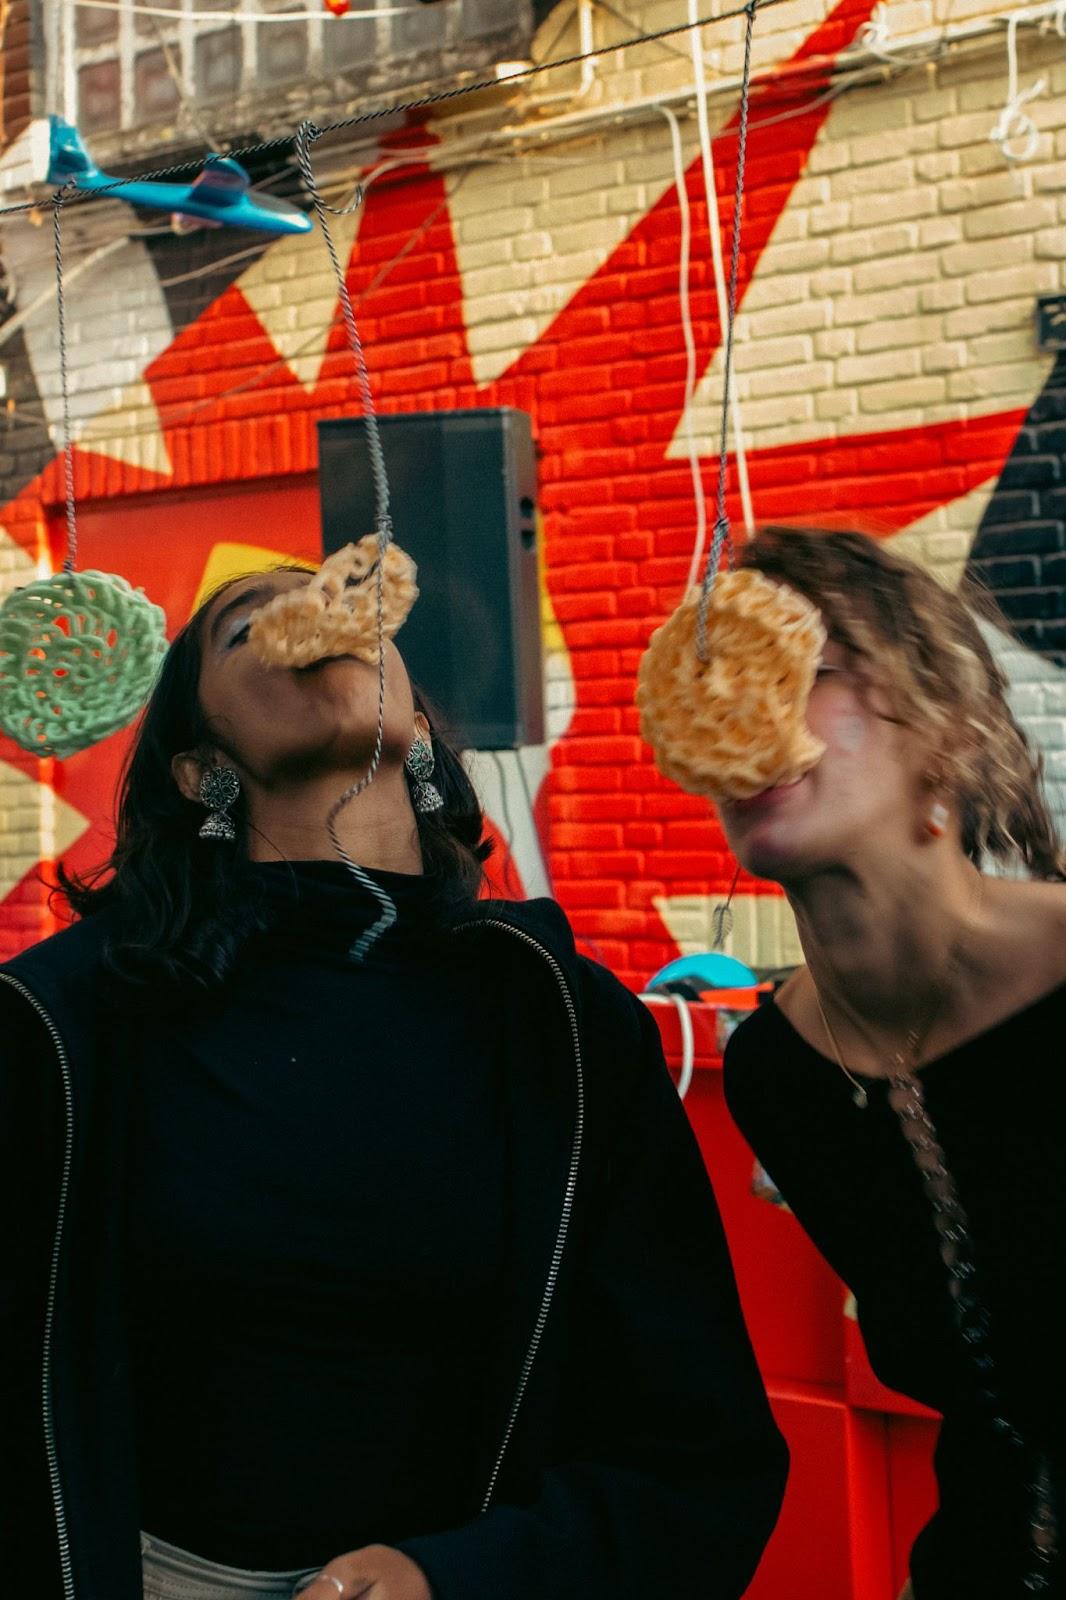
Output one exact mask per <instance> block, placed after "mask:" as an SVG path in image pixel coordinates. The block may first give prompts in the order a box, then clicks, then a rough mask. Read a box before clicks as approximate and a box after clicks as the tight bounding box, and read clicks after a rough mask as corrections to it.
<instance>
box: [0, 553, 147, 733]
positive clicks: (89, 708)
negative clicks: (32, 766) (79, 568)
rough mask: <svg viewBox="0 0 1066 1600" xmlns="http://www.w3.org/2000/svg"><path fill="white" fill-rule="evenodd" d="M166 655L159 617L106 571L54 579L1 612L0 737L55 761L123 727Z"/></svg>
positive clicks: (25, 591)
mask: <svg viewBox="0 0 1066 1600" xmlns="http://www.w3.org/2000/svg"><path fill="white" fill-rule="evenodd" d="M166 649H167V638H166V616H165V614H164V612H163V611H162V609H161V608H160V607H159V606H157V605H155V604H153V602H152V601H151V600H149V599H148V597H147V595H146V594H145V593H144V590H143V589H134V588H133V587H132V585H131V584H129V583H127V582H126V580H125V578H120V577H118V576H116V574H114V573H111V572H57V573H55V574H53V576H52V577H50V578H43V579H41V580H40V581H39V582H37V583H29V584H26V586H25V587H24V588H22V589H16V590H15V591H14V593H13V594H10V595H8V597H7V599H6V600H5V601H4V603H3V605H0V729H2V730H3V732H4V733H6V734H7V735H8V736H9V737H10V738H12V739H13V740H14V741H15V743H16V744H18V745H21V747H22V749H23V750H29V751H30V752H31V753H32V754H33V755H37V756H56V757H58V758H59V759H60V760H63V759H65V758H66V757H67V756H72V755H76V754H77V752H78V751H79V750H87V749H88V748H89V746H90V745H93V744H97V743H99V741H100V740H101V739H106V738H107V736H108V734H110V733H117V731H118V730H119V728H124V727H125V726H126V725H127V723H129V722H132V720H133V718H134V717H135V716H136V715H137V713H138V711H139V710H140V709H141V707H142V706H143V705H144V703H145V701H146V700H147V698H148V696H149V694H150V693H151V691H152V687H153V685H154V683H155V680H156V676H157V674H158V672H159V667H160V664H161V662H162V659H163V657H164V655H165V654H166Z"/></svg>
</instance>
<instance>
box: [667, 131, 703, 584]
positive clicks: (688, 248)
mask: <svg viewBox="0 0 1066 1600" xmlns="http://www.w3.org/2000/svg"><path fill="white" fill-rule="evenodd" d="M659 110H660V111H661V112H662V114H663V116H664V117H665V118H666V121H667V124H668V125H669V128H670V148H671V150H672V152H673V157H674V183H675V185H676V188H677V204H678V209H679V211H680V213H681V257H680V274H679V280H678V299H679V301H680V305H681V327H682V330H683V333H684V338H685V408H684V411H683V412H682V421H683V426H684V429H685V444H686V446H687V448H688V464H689V469H690V471H691V473H692V493H693V497H694V498H695V501H696V553H695V555H694V557H693V564H692V566H691V567H690V569H689V574H688V578H687V579H686V581H685V588H686V589H691V587H692V585H693V584H694V583H695V581H696V578H697V576H698V574H699V563H700V560H701V559H702V556H703V548H704V545H705V544H706V543H707V496H706V495H705V493H704V490H703V468H702V466H701V465H700V451H699V445H698V444H697V443H696V432H695V429H694V427H693V424H692V403H693V401H694V399H695V397H696V336H695V334H694V333H693V330H692V303H691V300H690V298H689V266H690V262H691V257H692V210H691V207H690V206H689V203H688V185H687V183H686V182H685V159H684V155H683V153H682V149H681V125H680V123H679V122H678V120H677V116H676V114H675V113H674V112H673V111H671V110H670V108H669V106H660V107H659Z"/></svg>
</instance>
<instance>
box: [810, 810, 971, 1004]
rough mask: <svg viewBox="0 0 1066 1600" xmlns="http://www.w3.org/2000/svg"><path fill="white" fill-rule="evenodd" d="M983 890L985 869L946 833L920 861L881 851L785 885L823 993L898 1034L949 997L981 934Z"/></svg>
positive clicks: (823, 995) (811, 971)
mask: <svg viewBox="0 0 1066 1600" xmlns="http://www.w3.org/2000/svg"><path fill="white" fill-rule="evenodd" d="M980 889H981V879H980V875H979V874H978V872H977V871H976V869H975V868H974V867H973V866H972V864H971V863H970V862H969V861H968V860H967V859H966V857H965V856H964V855H963V854H962V853H961V851H958V850H951V849H949V848H947V847H946V841H945V847H943V848H942V847H940V846H936V847H930V849H929V850H928V851H923V852H922V854H921V857H920V858H919V859H918V860H915V861H910V862H906V861H901V860H899V859H898V858H895V859H889V858H887V857H886V858H880V859H879V858H873V859H870V860H867V861H866V862H864V863H862V864H861V865H847V866H845V865H841V866H838V867H835V868H832V869H829V870H826V871H823V872H819V873H816V874H813V875H811V876H810V877H808V878H805V879H804V880H803V881H802V882H801V883H793V884H787V885H785V892H786V894H787V896H788V899H789V902H790V904H791V906H792V909H793V911H794V912H795V915H796V923H797V927H798V931H799V937H800V943H801V945H802V947H803V953H804V956H805V958H806V961H807V965H808V968H809V970H810V974H811V977H812V978H813V980H814V983H815V985H816V987H817V989H818V992H819V994H820V995H822V997H823V999H828V1001H829V1002H830V1003H831V1004H832V1003H833V1001H834V999H835V1000H836V1002H837V1005H838V1006H839V1005H840V1004H841V1003H843V1004H844V1005H846V1008H847V1010H848V1011H849V1012H851V1013H852V1014H853V1015H854V1016H855V1017H856V1018H858V1019H859V1020H860V1021H861V1022H863V1023H865V1024H866V1025H867V1026H868V1027H869V1028H870V1029H872V1030H876V1031H878V1032H883V1033H893V1034H894V1033H897V1032H901V1031H906V1030H907V1029H908V1028H911V1027H914V1026H916V1025H917V1024H918V1023H919V1021H920V1020H923V1019H925V1018H926V1016H927V1013H928V1011H929V1009H930V1006H931V1004H932V1003H933V1002H934V1001H935V1000H936V999H937V998H938V997H939V998H941V999H943V1000H944V1001H947V999H948V998H949V997H948V996H946V995H943V994H942V991H943V990H944V988H945V984H946V982H947V980H948V977H949V971H948V969H949V968H950V967H951V966H952V965H953V964H954V962H955V960H956V958H961V957H962V956H963V953H964V952H963V949H962V946H964V945H965V943H966V940H967V938H968V936H973V935H974V934H975V933H976V930H977V922H978V920H979V917H980V910H981V906H980ZM961 969H962V962H961V960H960V962H959V970H960V971H961Z"/></svg>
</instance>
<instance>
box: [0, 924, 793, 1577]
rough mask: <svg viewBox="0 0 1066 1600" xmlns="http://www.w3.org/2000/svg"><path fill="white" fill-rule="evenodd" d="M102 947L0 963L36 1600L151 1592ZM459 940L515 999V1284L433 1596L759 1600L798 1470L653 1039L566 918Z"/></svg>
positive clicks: (5, 1484)
mask: <svg viewBox="0 0 1066 1600" xmlns="http://www.w3.org/2000/svg"><path fill="white" fill-rule="evenodd" d="M105 936H106V925H105V919H104V918H94V919H90V920H88V921H86V922H83V923H79V924H77V925H75V926H74V927H73V928H71V929H68V930H66V931H65V932H63V933H60V934H58V935H56V936H55V937H54V938H52V939H48V940H46V941H45V942H44V943H42V944H40V945H38V946H36V947H35V948H34V949H32V950H30V951H28V952H26V953H25V954H24V955H22V956H20V957H19V958H18V959H17V960H15V961H13V962H11V963H10V964H9V965H8V966H6V967H5V968H3V969H0V1030H2V1031H0V1216H3V1218H4V1219H5V1225H4V1231H3V1245H2V1250H3V1268H2V1281H3V1290H2V1297H0V1573H2V1575H3V1583H4V1588H5V1593H8V1594H11V1595H15V1594H19V1595H21V1594H25V1595H33V1596H34V1600H139V1597H140V1595H141V1572H140V1545H139V1540H138V1532H139V1529H138V1515H137V1504H138V1495H137V1476H136V1452H135V1449H134V1445H133V1429H132V1409H131V1402H130V1393H129V1373H128V1365H127V1350H126V1335H125V1329H124V1326H123V1318H122V1309H121V1295H120V1292H119V1289H118V1285H119V1281H120V1269H121V1252H122V1241H121V1237H120V1226H119V1224H120V1219H121V1217H122V1214H123V1206H122V1203H121V1202H122V1182H123V1157H124V1152H125V1148H126V1122H127V1117H128V1115H129V1107H130V1095H129V1093H128V1090H127V1085H126V1081H125V1074H124V1072H123V1069H122V1066H121V1050H120V1049H118V1048H117V1046H116V1041H117V1038H118V1036H119V1032H120V1030H121V1022H120V1020H119V1019H118V1018H117V1017H116V1015H115V1012H114V1010H113V1008H112V1007H111V1006H110V1005H108V1004H107V1003H106V1002H104V1001H103V1000H102V998H101V997H102V994H103V993H104V989H103V986H102V972H103V968H102V955H103V948H104V941H105ZM446 937H449V938H455V939H462V940H466V941H470V950H471V956H470V959H471V961H476V963H477V969H478V971H479V973H480V974H481V975H482V976H483V981H484V983H485V984H486V986H487V987H488V988H491V989H493V990H498V988H499V987H500V986H502V989H503V992H504V993H506V994H507V995H508V996H509V997H510V1014H511V1025H510V1027H509V1029H508V1030H507V1037H506V1038H505V1041H504V1048H505V1050H506V1052H507V1072H506V1081H507V1117H508V1123H509V1149H510V1173H509V1180H508V1181H509V1185H510V1196H509V1199H510V1205H509V1216H510V1226H511V1233H510V1237H509V1240H508V1246H507V1258H508V1261H509V1271H508V1275H507V1276H508V1287H507V1290H506V1292H505V1295H504V1297H503V1303H502V1304H501V1306H500V1309H499V1322H498V1328H497V1331H496V1333H497V1336H496V1338H495V1341H494V1350H495V1355H494V1359H493V1361H492V1362H491V1364H490V1370H489V1371H487V1372H486V1374H485V1395H486V1401H485V1406H484V1413H485V1418H486V1423H485V1434H484V1438H483V1439H482V1440H481V1441H480V1449H479V1452H478V1454H479V1459H480V1461H481V1467H480V1469H479V1473H478V1481H477V1482H475V1483H472V1484H471V1486H470V1517H469V1520H468V1521H467V1522H466V1523H465V1524H464V1525H463V1526H461V1527H456V1528H454V1529H450V1530H448V1531H447V1532H444V1533H436V1534H432V1535H427V1536H425V1537H413V1538H411V1539H408V1540H405V1541H403V1542H402V1545H401V1548H403V1549H404V1550H405V1551H406V1552H407V1553H408V1554H409V1555H410V1556H411V1557H412V1559H414V1560H415V1561H417V1563H418V1564H419V1566H420V1567H421V1568H422V1569H423V1570H424V1572H425V1573H426V1576H427V1578H428V1581H429V1583H430V1586H431V1588H432V1591H433V1594H434V1600H502V1597H508V1600H549V1597H551V1600H638V1596H639V1597H640V1600H645V1597H646V1596H647V1595H649V1594H662V1593H665V1592H669V1593H670V1594H671V1595H673V1596H675V1597H676V1600H735V1597H737V1596H739V1595H741V1594H742V1593H743V1591H744V1589H745V1588H746V1587H747V1585H748V1583H749V1581H750V1579H751V1577H752V1574H753V1572H754V1570H755V1567H756V1564H757V1563H758V1560H759V1556H760V1554H761V1553H762V1550H763V1547H764V1545H765V1544H766V1541H767V1539H768V1538H769V1535H770V1533H771V1531H772V1529H773V1526H774V1522H775V1519H776V1516H777V1512H778V1508H779V1505H780V1501H781V1496H782V1491H783V1486H784V1480H785V1474H786V1459H787V1458H786V1452H785V1448H784V1444H783V1442H782V1440H781V1438H780V1436H779V1434H778V1432H777V1430H776V1428H775V1426H774V1423H773V1421H772V1418H771V1416H770V1412H769V1408H768V1406H767V1403H766V1397H765V1393H764V1390H763V1386H762V1383H761V1381H760V1378H759V1374H758V1371H757V1369H756V1366H755V1362H754V1359H753V1356H752V1353H751V1348H750V1345H749V1343H748V1339H747V1334H746V1331H745V1328H744V1324H743V1321H742V1318H741V1314H740V1308H739V1305H738V1301H737V1295H736V1288H735V1284H734V1280H733V1273H732V1268H731V1265H730V1261H729V1255H728V1251H727V1248H726V1244H725V1239H724V1236H723V1233H722V1228H721V1223H720V1220H719V1217H718V1212H717V1208H716V1205H715V1201H714V1196H713V1194H712V1191H711V1187H710V1184H709V1182H708V1180H707V1176H706V1173H705V1171H704V1168H703V1163H702V1161H701V1158H700V1154H699V1150H698V1147H697V1146H696V1143H695V1140H694V1138H693V1136H692V1134H691V1131H690V1129H689V1127H688V1123H687V1120H686V1118H685V1115H684V1112H683V1110H682V1108H681V1106H680V1104H679V1102H678V1099H677V1095H676V1093H675V1091H674V1088H673V1085H672V1083H671V1081H670V1078H669V1075H668V1073H667V1072H666V1070H665V1067H664V1065H663V1059H662V1052H661V1048H660V1044H659V1036H658V1030H657V1029H656V1027H655V1024H654V1022H653V1021H652V1019H651V1018H650V1016H649V1014H648V1013H647V1011H646V1010H645V1008H644V1007H643V1006H641V1005H640V1003H639V1002H638V1001H636V1000H635V999H634V998H633V997H632V996H631V995H630V994H628V993H627V991H626V990H624V989H623V988H622V986H621V985H620V984H619V983H618V982H617V981H616V980H615V979H614V978H613V977H611V975H610V974H609V973H607V972H606V971H605V970H604V969H603V968H601V967H598V966H596V965H595V964H593V963H591V962H588V961H586V960H583V959H582V958H580V957H578V955H577V953H576V951H575V949H574V945H573V940H572V936H571V934H570V929H569V927H568V925H567V923H566V921H565V918H564V917H563V916H562V914H561V912H560V911H559V909H558V907H557V906H555V905H554V904H553V903H551V902H547V901H541V902H533V903H530V904H525V905H513V904H501V903H492V902H484V903H482V904H481V905H479V906H478V908H477V910H476V912H474V913H472V914H471V916H470V918H469V919H468V921H467V922H466V923H465V924H463V925H462V926H461V927H460V928H459V929H457V930H455V931H454V932H452V933H450V934H448V935H446ZM307 1466H308V1470H311V1466H312V1463H310V1462H308V1463H307Z"/></svg>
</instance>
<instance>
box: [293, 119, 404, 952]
mask: <svg viewBox="0 0 1066 1600" xmlns="http://www.w3.org/2000/svg"><path fill="white" fill-rule="evenodd" d="M321 133H322V130H321V129H320V128H316V127H315V124H314V123H313V122H309V121H305V122H302V123H301V124H300V127H299V129H298V131H297V134H296V159H297V161H298V162H299V164H300V172H301V174H302V176H303V180H304V183H305V184H306V185H307V192H308V194H309V195H310V196H311V202H312V204H313V206H314V208H315V215H316V216H317V218H318V224H319V227H320V228H321V229H322V237H323V239H324V240H325V243H326V249H327V251H328V252H329V259H330V265H331V266H332V268H333V276H334V278H335V279H336V282H337V294H338V296H339V298H340V303H341V312H342V314H343V317H344V327H345V331H346V333H347V335H348V344H349V347H350V349H351V352H352V356H353V358H354V360H355V370H356V376H357V379H358V382H359V392H360V397H361V399H362V405H363V417H364V420H365V422H366V438H367V446H368V448H369V451H370V470H371V474H372V476H373V480H374V527H375V532H376V533H377V541H378V555H377V563H376V569H375V572H374V581H375V585H376V597H375V598H376V611H377V646H378V709H377V729H376V732H375V735H374V749H373V751H372V752H371V756H370V763H369V765H368V766H367V769H366V771H365V772H364V773H363V775H362V777H361V778H358V779H357V780H356V781H355V783H353V784H351V785H349V787H348V788H347V789H345V791H344V793H343V794H342V795H341V796H340V797H339V799H337V800H335V801H334V803H333V805H332V806H331V807H330V811H329V815H328V817H327V818H326V829H327V831H328V833H329V837H330V842H331V843H332V845H333V848H334V850H335V851H336V852H337V854H338V856H339V857H340V859H341V860H342V861H343V862H344V864H345V866H346V867H347V868H348V871H349V872H350V873H351V874H352V876H353V877H354V878H355V880H356V882H357V883H358V884H359V886H360V887H361V888H362V889H365V890H366V891H367V892H368V893H369V894H370V895H372V896H373V898H374V899H375V900H376V901H377V903H378V905H379V906H380V908H381V914H380V916H379V917H378V919H377V921H376V922H374V923H372V924H371V926H370V927H369V928H366V929H365V930H364V931H363V932H362V933H361V934H360V935H359V937H358V938H357V939H356V940H355V942H354V943H353V945H352V946H351V949H350V950H349V952H348V953H349V955H350V957H351V959H352V960H353V961H359V962H362V961H365V960H366V957H367V955H368V954H369V953H370V950H371V948H372V947H373V946H374V945H375V944H376V943H377V941H378V940H379V939H380V938H381V936H382V934H384V933H387V932H388V930H389V929H390V928H391V927H392V925H393V923H394V922H395V921H396V905H395V902H394V901H393V899H392V897H391V896H390V895H388V894H386V892H385V890H384V889H383V888H382V887H381V885H380V884H378V883H376V882H375V881H374V879H373V878H372V877H371V876H370V874H369V873H368V872H366V871H365V869H364V868H363V867H361V866H360V865H359V863H358V862H357V861H356V860H354V858H353V857H352V856H351V855H350V853H349V852H348V851H347V850H346V849H345V847H344V845H343V843H342V842H341V837H340V833H339V832H338V828H337V822H338V819H339V817H340V814H341V812H342V811H343V810H344V809H345V807H346V806H349V805H350V804H351V802H352V801H353V800H356V799H358V797H359V796H360V795H361V794H365V793H366V791H367V789H369V787H370V785H371V784H372V783H373V781H374V779H375V778H376V777H377V773H378V768H379V767H380V765H381V754H382V750H383V748H384V744H385V599H384V583H385V554H386V551H387V550H388V547H389V545H390V544H391V542H392V519H391V517H390V515H389V475H388V471H387V469H386V466H385V452H384V449H383V448H382V444H381V430H380V428H379V427H378V417H377V408H376V407H375V405H374V393H373V389H372V387H371V383H370V371H369V369H368V367H367V362H366V352H365V350H364V349H363V341H362V337H361V336H360V333H359V324H358V323H357V322H356V320H355V310H354V308H353V306H352V297H351V295H350V293H349V292H348V276H347V273H346V271H345V267H344V264H342V262H341V259H340V256H339V255H338V253H337V246H336V244H335V243H334V239H333V234H332V232H331V231H330V226H329V219H328V217H327V215H326V212H327V211H332V212H333V214H334V215H335V216H343V215H345V213H346V212H349V211H354V210H355V208H356V207H357V206H359V205H361V204H362V202H363V190H362V186H360V187H359V189H358V190H357V191H356V195H355V199H354V200H353V201H352V203H351V205H349V206H346V207H343V208H341V209H339V210H338V209H336V208H334V207H333V206H328V207H327V205H326V203H325V201H324V200H323V199H322V195H321V192H320V191H319V187H318V180H317V179H316V177H315V171H314V167H313V165H312V162H311V146H312V145H313V144H314V143H315V141H316V140H317V139H319V138H320V137H321Z"/></svg>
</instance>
